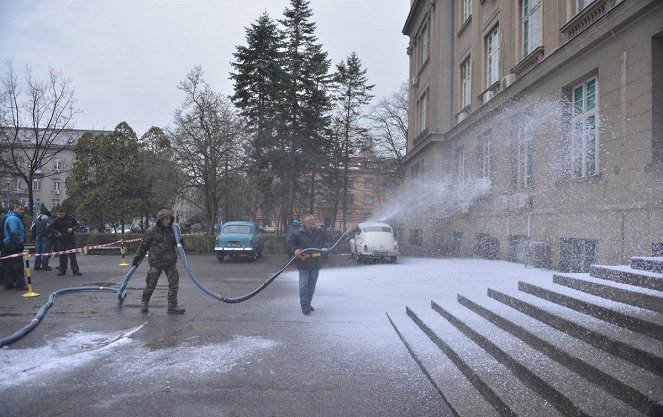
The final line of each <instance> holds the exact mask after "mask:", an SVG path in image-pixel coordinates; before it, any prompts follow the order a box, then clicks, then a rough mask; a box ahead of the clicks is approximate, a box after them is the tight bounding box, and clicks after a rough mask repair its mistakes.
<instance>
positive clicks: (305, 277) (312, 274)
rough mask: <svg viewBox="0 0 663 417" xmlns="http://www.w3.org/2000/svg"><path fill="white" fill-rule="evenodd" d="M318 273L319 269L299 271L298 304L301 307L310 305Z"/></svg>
mask: <svg viewBox="0 0 663 417" xmlns="http://www.w3.org/2000/svg"><path fill="white" fill-rule="evenodd" d="M319 272H320V270H319V269H311V270H307V269H300V270H299V304H301V306H302V307H304V306H310V305H311V300H312V299H313V293H314V292H315V283H316V282H318V273H319Z"/></svg>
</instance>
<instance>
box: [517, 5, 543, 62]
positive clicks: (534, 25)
mask: <svg viewBox="0 0 663 417" xmlns="http://www.w3.org/2000/svg"><path fill="white" fill-rule="evenodd" d="M521 9H522V20H523V26H522V30H523V32H522V35H523V56H527V55H529V54H530V52H532V51H533V50H535V49H536V48H538V47H539V46H541V0H521Z"/></svg>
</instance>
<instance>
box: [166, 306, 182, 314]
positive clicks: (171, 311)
mask: <svg viewBox="0 0 663 417" xmlns="http://www.w3.org/2000/svg"><path fill="white" fill-rule="evenodd" d="M184 311H185V309H184V308H181V307H178V306H177V305H175V306H174V307H168V314H184Z"/></svg>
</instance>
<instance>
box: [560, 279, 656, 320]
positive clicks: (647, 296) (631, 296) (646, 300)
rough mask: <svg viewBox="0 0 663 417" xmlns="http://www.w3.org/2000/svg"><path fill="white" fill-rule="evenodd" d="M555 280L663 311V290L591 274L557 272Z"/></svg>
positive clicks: (569, 285) (614, 298) (616, 299)
mask: <svg viewBox="0 0 663 417" xmlns="http://www.w3.org/2000/svg"><path fill="white" fill-rule="evenodd" d="M553 282H554V283H555V284H559V285H563V286H565V287H569V288H573V289H575V290H578V291H582V292H585V293H587V294H592V295H596V296H599V297H602V298H606V299H609V300H613V301H618V302H620V303H624V304H629V305H632V306H635V307H640V308H644V309H647V310H651V311H657V312H659V313H663V292H661V291H656V290H650V289H648V288H642V287H636V286H634V285H629V284H622V283H620V282H614V281H606V280H603V279H600V278H594V277H592V276H590V275H589V274H570V273H567V274H561V273H556V274H554V275H553Z"/></svg>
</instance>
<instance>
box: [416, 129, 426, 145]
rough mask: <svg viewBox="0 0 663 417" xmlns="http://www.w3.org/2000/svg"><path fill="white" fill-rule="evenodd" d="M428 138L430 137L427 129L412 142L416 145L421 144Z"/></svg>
mask: <svg viewBox="0 0 663 417" xmlns="http://www.w3.org/2000/svg"><path fill="white" fill-rule="evenodd" d="M426 136H428V128H425V129H424V130H422V131H421V132H420V133H419V134H418V135H417V136H415V137H414V140H413V141H412V144H413V145H416V144H417V143H419V142H421V140H422V139H423V138H425V137H426Z"/></svg>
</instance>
